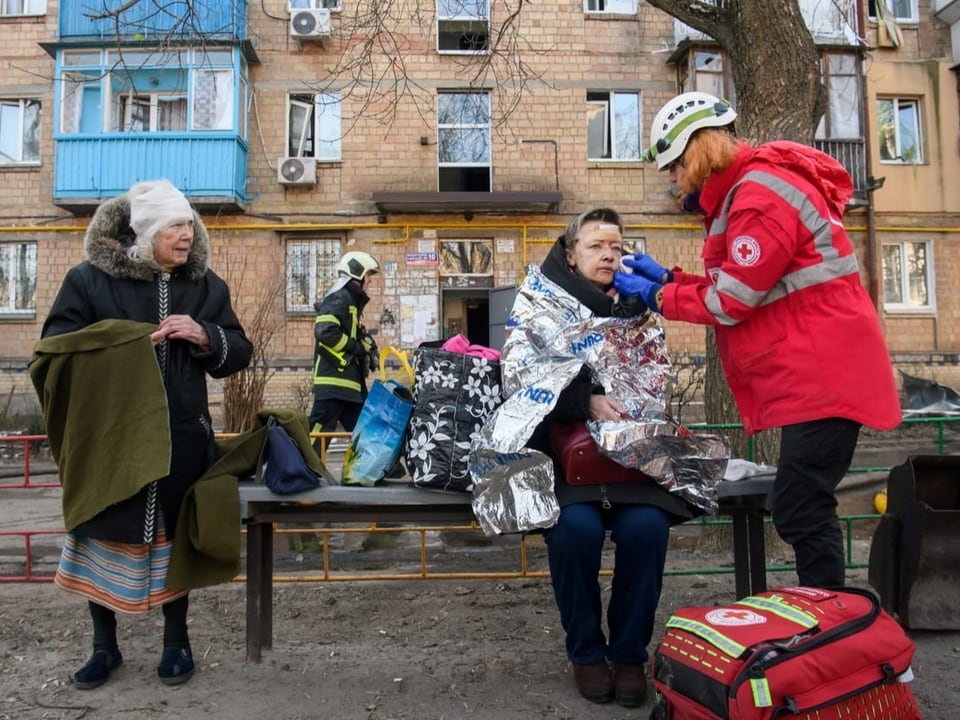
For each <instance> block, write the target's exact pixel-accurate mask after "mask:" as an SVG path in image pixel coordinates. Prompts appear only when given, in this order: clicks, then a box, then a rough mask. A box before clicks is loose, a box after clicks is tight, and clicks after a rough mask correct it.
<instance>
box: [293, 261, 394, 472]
mask: <svg viewBox="0 0 960 720" xmlns="http://www.w3.org/2000/svg"><path fill="white" fill-rule="evenodd" d="M379 271H380V265H379V263H377V261H376V260H375V259H374V258H373V256H372V255H369V254H368V253H365V252H359V251H351V252H348V253H346V254H345V255H344V256H343V257H342V258H340V262H339V263H337V274H338V275H339V277H338V278H337V281H336V282H335V283H334V284H333V287H331V288H330V290H329V291H328V292H327V294H326V295H325V296H324V298H323V299H322V300H320V301H319V302H317V303H316V304H315V305H314V308H315V309H316V311H317V317H316V320H315V322H314V326H313V336H314V338H315V340H316V344H315V345H314V350H313V409H312V410H311V411H310V418H309V426H310V432H334V431H335V430H336V429H337V424H338V423H339V424H340V425H342V426H343V427H344V429H345V430H348V431H352V430H353V428H354V426H356V424H357V419H358V418H359V417H360V410H361V409H362V408H363V403H364V401H365V400H366V398H367V383H366V378H367V375H368V374H369V372H370V370H371V369H373V368H375V367H377V362H378V359H379V352H380V351H379V350H378V348H377V345H376V343H375V342H374V340H373V338H372V337H371V336H370V335H369V333H367V331H366V329H365V328H364V326H363V324H362V323H361V318H362V317H363V308H364V307H365V306H366V304H367V303H368V302H369V301H370V297H369V296H368V295H367V286H366V284H367V280H368V279H369V278H370V277H371V276H372V275H374V274H376V273H378V272H379ZM327 440H328V439H327ZM326 444H327V442H326V441H324V442H322V443H321V442H320V439H317V440H316V441H315V442H314V447H315V448H316V450H317V453H318V454H321V449H322V448H325V447H326Z"/></svg>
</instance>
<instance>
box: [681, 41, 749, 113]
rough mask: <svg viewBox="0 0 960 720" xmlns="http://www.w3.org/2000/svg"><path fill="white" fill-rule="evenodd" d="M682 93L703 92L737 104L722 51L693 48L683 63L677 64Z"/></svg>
mask: <svg viewBox="0 0 960 720" xmlns="http://www.w3.org/2000/svg"><path fill="white" fill-rule="evenodd" d="M677 67H678V69H679V71H680V78H679V79H680V88H681V89H682V90H683V92H693V91H697V92H705V93H710V94H711V95H716V96H717V97H719V98H724V99H726V100H729V101H730V102H731V103H732V104H733V105H734V106H736V104H737V98H736V93H735V91H734V87H733V81H732V80H731V79H730V77H729V73H727V72H726V71H725V64H724V60H723V51H722V50H720V49H719V48H712V47H710V48H705V47H699V48H693V49H691V50H690V52H689V53H688V54H687V59H686V60H685V61H684V62H680V63H678V64H677Z"/></svg>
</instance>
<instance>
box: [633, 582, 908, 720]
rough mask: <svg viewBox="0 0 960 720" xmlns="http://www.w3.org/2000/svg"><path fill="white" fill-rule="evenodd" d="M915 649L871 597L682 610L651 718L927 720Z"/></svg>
mask: <svg viewBox="0 0 960 720" xmlns="http://www.w3.org/2000/svg"><path fill="white" fill-rule="evenodd" d="M915 651H916V647H915V646H914V644H913V641H912V640H910V638H909V637H907V635H906V633H904V631H903V629H902V628H901V627H900V625H898V624H897V621H896V620H894V619H893V618H892V617H891V616H890V615H888V614H887V613H886V612H884V611H883V610H882V609H881V608H880V604H879V602H878V600H877V598H876V597H875V596H874V595H873V593H871V592H869V591H867V590H861V589H859V588H844V589H843V590H823V589H820V588H810V587H783V588H777V589H775V590H768V591H765V592H761V593H757V594H756V595H752V596H750V597H746V598H743V599H742V600H738V601H737V602H735V603H733V604H731V605H726V606H720V607H687V608H680V609H678V610H677V611H676V612H674V614H673V615H672V616H671V617H670V619H669V620H668V621H667V627H666V632H665V634H664V637H663V640H662V641H661V642H660V644H659V645H658V646H657V649H656V651H655V653H654V658H653V684H654V687H655V688H656V690H657V698H656V702H655V705H654V709H653V713H652V714H651V715H650V718H651V720H772V719H774V718H791V720H792V719H794V718H799V719H800V720H841V719H842V720H852V719H853V718H882V719H883V720H921V717H920V712H919V710H918V708H917V703H916V700H915V699H914V697H913V693H912V692H911V690H910V684H909V683H910V680H911V679H912V678H913V672H912V670H911V668H910V662H911V660H912V659H913V655H914V652H915Z"/></svg>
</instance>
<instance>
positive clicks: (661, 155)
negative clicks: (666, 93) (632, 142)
mask: <svg viewBox="0 0 960 720" xmlns="http://www.w3.org/2000/svg"><path fill="white" fill-rule="evenodd" d="M736 119H737V113H735V112H734V110H733V107H732V106H731V105H730V103H729V102H727V101H726V100H721V99H720V98H718V97H716V96H714V95H711V94H709V93H705V92H688V93H683V95H678V96H677V97H675V98H674V99H673V100H671V101H670V102H668V103H667V104H666V105H664V106H663V107H662V108H660V111H659V112H658V113H657V116H656V117H655V118H654V119H653V125H651V126H650V149H649V150H647V153H646V157H645V159H646V160H648V161H654V160H655V161H656V163H657V170H664V169H666V168H667V167H668V166H669V165H670V164H671V163H673V162H676V161H677V160H679V159H680V156H681V155H683V151H684V150H686V149H687V143H688V142H690V138H691V137H692V136H693V134H694V133H695V132H697V130H703V129H704V128H709V127H724V126H726V125H730V124H731V123H732V122H733V121H734V120H736Z"/></svg>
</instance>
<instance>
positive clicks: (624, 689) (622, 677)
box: [613, 660, 647, 707]
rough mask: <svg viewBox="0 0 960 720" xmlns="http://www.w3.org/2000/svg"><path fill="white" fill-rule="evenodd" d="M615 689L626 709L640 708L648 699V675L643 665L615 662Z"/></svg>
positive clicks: (618, 700)
mask: <svg viewBox="0 0 960 720" xmlns="http://www.w3.org/2000/svg"><path fill="white" fill-rule="evenodd" d="M613 688H614V692H615V694H616V696H617V702H618V703H620V704H621V705H623V706H624V707H640V706H641V705H643V703H644V701H645V700H646V699H647V675H646V673H645V672H644V670H643V665H632V664H630V663H624V662H618V661H616V660H614V662H613Z"/></svg>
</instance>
